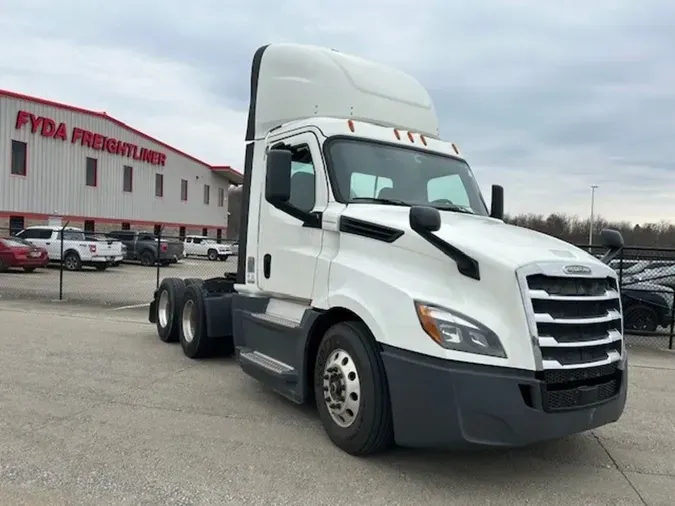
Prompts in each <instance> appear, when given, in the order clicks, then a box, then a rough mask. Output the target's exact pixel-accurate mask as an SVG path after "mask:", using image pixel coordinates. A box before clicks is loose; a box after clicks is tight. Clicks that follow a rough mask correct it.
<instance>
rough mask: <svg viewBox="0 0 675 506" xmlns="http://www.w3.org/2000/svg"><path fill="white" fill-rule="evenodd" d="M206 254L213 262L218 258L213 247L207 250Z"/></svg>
mask: <svg viewBox="0 0 675 506" xmlns="http://www.w3.org/2000/svg"><path fill="white" fill-rule="evenodd" d="M206 256H207V258H208V259H209V260H211V261H212V262H215V261H216V260H218V252H217V251H216V250H214V249H210V250H209V251H208V253H207V254H206Z"/></svg>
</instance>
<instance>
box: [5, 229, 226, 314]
mask: <svg viewBox="0 0 675 506" xmlns="http://www.w3.org/2000/svg"><path fill="white" fill-rule="evenodd" d="M29 231H30V233H28V234H27V232H29ZM18 232H19V231H14V230H8V229H0V238H3V239H2V242H3V245H1V246H0V248H1V249H0V298H1V299H4V300H12V299H15V300H18V299H27V300H49V301H53V300H63V301H69V302H76V303H84V304H90V305H94V306H102V307H116V308H122V307H133V306H136V305H137V306H139V307H142V306H143V305H146V304H147V303H148V302H149V301H150V298H151V297H152V292H153V290H154V289H155V288H156V287H157V286H158V284H159V281H161V280H162V279H163V278H165V277H177V278H203V279H206V278H212V277H216V276H222V275H224V274H225V273H229V272H236V270H237V253H238V247H237V246H238V244H237V243H236V242H232V241H226V240H218V239H216V238H208V239H203V238H202V239H199V238H197V239H193V238H192V237H190V236H188V237H187V240H186V238H184V237H178V236H164V235H162V234H161V231H160V233H159V234H158V235H155V234H154V233H145V232H141V233H139V232H134V231H125V232H128V233H127V235H126V236H124V237H119V238H118V237H112V236H110V235H106V234H101V233H87V232H82V231H81V230H79V229H76V230H70V229H69V228H68V224H67V223H66V224H65V225H64V227H63V228H62V229H54V230H50V229H48V228H47V227H44V228H40V229H38V230H31V229H27V230H26V231H24V232H23V233H21V234H20V236H19V237H17V236H15V235H14V234H16V233H18ZM118 234H119V233H118ZM26 235H28V237H26ZM186 253H187V255H186Z"/></svg>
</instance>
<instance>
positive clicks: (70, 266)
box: [63, 251, 82, 271]
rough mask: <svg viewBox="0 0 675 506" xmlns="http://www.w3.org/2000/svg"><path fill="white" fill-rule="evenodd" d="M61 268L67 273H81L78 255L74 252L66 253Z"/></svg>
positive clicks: (80, 262) (80, 261)
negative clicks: (67, 271)
mask: <svg viewBox="0 0 675 506" xmlns="http://www.w3.org/2000/svg"><path fill="white" fill-rule="evenodd" d="M63 266H64V267H65V268H66V270H69V271H81V270H82V260H81V259H80V255H78V254H77V253H75V252H74V251H71V252H69V253H66V256H65V258H64V259H63Z"/></svg>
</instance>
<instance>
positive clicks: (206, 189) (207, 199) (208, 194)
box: [204, 184, 211, 206]
mask: <svg viewBox="0 0 675 506" xmlns="http://www.w3.org/2000/svg"><path fill="white" fill-rule="evenodd" d="M210 201H211V187H210V186H209V185H207V184H205V185H204V204H206V205H207V206H208V205H209V202H210Z"/></svg>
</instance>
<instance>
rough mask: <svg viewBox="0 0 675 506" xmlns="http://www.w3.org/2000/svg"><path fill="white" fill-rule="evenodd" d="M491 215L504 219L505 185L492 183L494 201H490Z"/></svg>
mask: <svg viewBox="0 0 675 506" xmlns="http://www.w3.org/2000/svg"><path fill="white" fill-rule="evenodd" d="M490 217H491V218H497V219H498V220H503V219H504V187H503V186H499V185H498V184H493V185H492V202H491V203H490Z"/></svg>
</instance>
